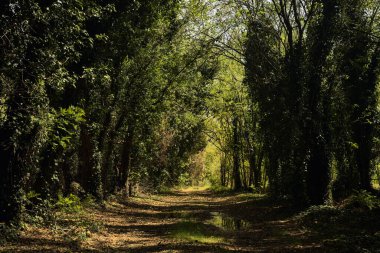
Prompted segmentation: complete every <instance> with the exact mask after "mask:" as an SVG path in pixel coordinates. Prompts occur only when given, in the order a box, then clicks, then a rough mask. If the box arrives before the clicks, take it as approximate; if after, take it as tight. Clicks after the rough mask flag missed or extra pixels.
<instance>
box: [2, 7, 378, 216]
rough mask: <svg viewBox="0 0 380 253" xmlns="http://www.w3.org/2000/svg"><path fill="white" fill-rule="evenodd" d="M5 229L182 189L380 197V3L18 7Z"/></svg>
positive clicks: (8, 33) (8, 38)
mask: <svg viewBox="0 0 380 253" xmlns="http://www.w3.org/2000/svg"><path fill="white" fill-rule="evenodd" d="M0 45H1V47H0V221H5V222H9V221H18V220H20V215H21V213H22V212H23V210H25V203H24V200H25V196H26V195H27V194H29V193H31V192H33V193H35V196H37V195H38V196H40V197H39V198H38V200H36V201H40V200H41V199H53V200H54V199H56V198H57V197H58V195H60V194H63V195H65V194H68V193H70V192H71V191H72V188H73V187H75V186H76V187H78V188H81V189H82V190H83V191H84V192H86V193H87V194H91V195H93V196H94V197H96V199H97V200H98V201H99V202H101V201H102V200H103V199H106V198H107V197H108V196H110V195H111V194H114V193H117V192H122V193H124V194H125V195H128V194H131V193H132V192H133V191H134V189H135V188H136V186H137V185H139V186H140V187H141V188H144V189H147V190H150V191H157V190H159V189H161V188H162V187H170V186H174V185H178V184H180V183H185V184H196V183H199V182H201V181H202V182H205V181H207V182H208V183H210V184H214V185H221V186H225V187H230V188H233V189H235V190H251V191H257V192H266V193H268V194H270V195H271V196H273V197H286V198H288V199H290V200H291V201H292V203H294V205H298V206H310V205H318V204H323V203H328V202H329V201H334V200H341V199H344V198H345V197H347V196H349V195H350V194H352V193H353V192H354V191H357V190H366V191H368V192H372V193H374V194H378V187H379V180H380V167H379V162H380V161H379V158H380V156H379V155H380V152H379V148H380V138H379V137H380V134H379V130H380V128H379V105H378V103H379V102H378V96H379V95H378V85H379V74H380V3H379V2H378V1H377V0H268V1H262V0H210V1H206V0H134V1H129V0H128V1H126V0H86V1H84V0H3V1H1V2H0Z"/></svg>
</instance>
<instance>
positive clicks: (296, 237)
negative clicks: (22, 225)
mask: <svg viewBox="0 0 380 253" xmlns="http://www.w3.org/2000/svg"><path fill="white" fill-rule="evenodd" d="M86 215H87V216H88V217H90V218H91V219H92V220H95V221H101V222H102V223H103V224H104V228H103V229H102V230H101V232H97V233H92V234H87V236H88V239H87V240H85V241H84V242H81V243H80V245H73V243H72V242H70V241H66V240H65V238H57V237H56V236H53V235H51V234H49V231H47V230H43V229H41V230H35V229H34V230H33V231H29V232H25V233H24V235H23V238H22V240H21V242H18V243H17V244H11V245H8V246H7V247H5V248H3V251H1V247H0V251H1V252H136V253H143V252H194V253H195V252H311V251H312V252H318V245H315V244H313V243H309V242H308V241H309V240H308V238H307V237H306V236H305V232H304V231H302V229H300V228H298V227H297V226H296V225H295V224H294V222H293V221H292V220H291V219H290V217H291V212H289V211H288V210H287V209H286V208H285V207H283V206H280V205H278V206H273V204H272V203H270V202H269V201H268V200H266V199H265V198H262V197H260V196H252V195H248V194H240V195H238V194H235V195H217V194H214V193H211V192H208V191H192V192H186V191H177V192H173V193H170V194H166V195H154V196H142V197H136V198H131V199H129V200H128V201H125V202H121V203H120V202H110V203H109V204H108V206H107V207H106V208H105V209H89V210H87V214H86Z"/></svg>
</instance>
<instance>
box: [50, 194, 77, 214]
mask: <svg viewBox="0 0 380 253" xmlns="http://www.w3.org/2000/svg"><path fill="white" fill-rule="evenodd" d="M55 206H56V207H57V208H58V209H59V210H62V211H64V212H67V213H79V212H81V211H83V206H82V203H81V200H80V198H79V197H78V196H75V195H73V194H70V195H68V196H67V197H63V196H62V195H61V194H59V195H58V201H57V203H56V204H55Z"/></svg>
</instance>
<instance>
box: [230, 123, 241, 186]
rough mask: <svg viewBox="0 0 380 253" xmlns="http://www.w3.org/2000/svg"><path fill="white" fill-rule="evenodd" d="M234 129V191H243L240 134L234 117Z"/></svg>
mask: <svg viewBox="0 0 380 253" xmlns="http://www.w3.org/2000/svg"><path fill="white" fill-rule="evenodd" d="M232 129H233V178H234V190H241V188H242V183H241V178H240V152H239V132H238V119H237V117H234V119H233V120H232Z"/></svg>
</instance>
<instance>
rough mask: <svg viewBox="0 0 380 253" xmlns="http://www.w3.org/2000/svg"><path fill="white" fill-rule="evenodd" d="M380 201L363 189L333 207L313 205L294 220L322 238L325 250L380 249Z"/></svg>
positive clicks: (361, 250)
mask: <svg viewBox="0 0 380 253" xmlns="http://www.w3.org/2000/svg"><path fill="white" fill-rule="evenodd" d="M379 203H380V200H379V199H378V198H377V197H375V196H373V195H371V194H370V193H368V192H366V191H360V192H356V193H355V194H353V195H352V196H350V197H349V198H347V199H346V200H344V201H343V202H341V203H339V204H337V205H334V206H327V205H322V206H312V207H310V208H308V209H307V210H306V211H304V212H302V213H300V214H299V215H298V216H296V218H295V219H296V221H297V222H298V223H299V224H300V225H301V226H303V227H304V228H306V229H307V230H309V231H310V233H311V234H312V235H313V236H315V237H317V238H319V241H321V242H322V244H323V246H324V248H326V252H347V253H348V252H379V249H380V205H379Z"/></svg>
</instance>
